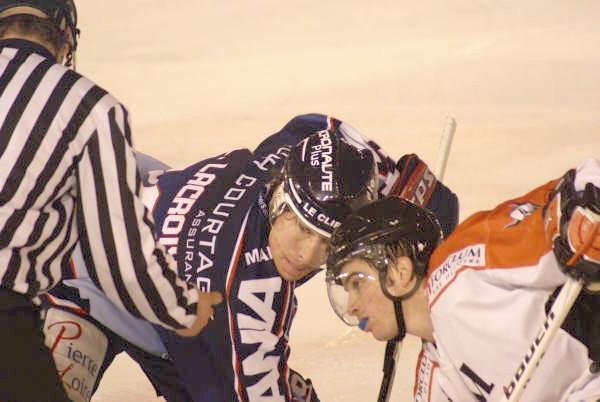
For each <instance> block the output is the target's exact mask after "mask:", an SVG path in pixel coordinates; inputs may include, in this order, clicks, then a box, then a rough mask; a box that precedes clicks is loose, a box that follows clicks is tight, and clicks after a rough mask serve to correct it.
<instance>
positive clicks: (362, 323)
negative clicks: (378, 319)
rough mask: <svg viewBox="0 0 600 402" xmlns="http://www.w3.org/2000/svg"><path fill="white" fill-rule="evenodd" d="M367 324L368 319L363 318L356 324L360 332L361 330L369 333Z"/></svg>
mask: <svg viewBox="0 0 600 402" xmlns="http://www.w3.org/2000/svg"><path fill="white" fill-rule="evenodd" d="M368 323H369V317H363V318H361V319H360V321H359V322H358V328H360V329H361V330H363V331H365V332H369V331H370V330H369V329H367V324H368Z"/></svg>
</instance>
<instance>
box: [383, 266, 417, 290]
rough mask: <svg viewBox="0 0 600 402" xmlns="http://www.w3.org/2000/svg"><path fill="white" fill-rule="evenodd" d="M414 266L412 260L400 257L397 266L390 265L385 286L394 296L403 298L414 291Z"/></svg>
mask: <svg viewBox="0 0 600 402" xmlns="http://www.w3.org/2000/svg"><path fill="white" fill-rule="evenodd" d="M413 276H414V275H413V264H412V261H411V259H410V258H408V257H404V256H400V257H397V258H396V263H395V264H390V266H389V267H388V271H387V275H386V283H385V286H386V288H387V290H388V292H389V293H390V294H391V295H392V296H396V297H399V296H402V295H404V294H406V293H408V292H409V291H410V290H411V289H412V279H413Z"/></svg>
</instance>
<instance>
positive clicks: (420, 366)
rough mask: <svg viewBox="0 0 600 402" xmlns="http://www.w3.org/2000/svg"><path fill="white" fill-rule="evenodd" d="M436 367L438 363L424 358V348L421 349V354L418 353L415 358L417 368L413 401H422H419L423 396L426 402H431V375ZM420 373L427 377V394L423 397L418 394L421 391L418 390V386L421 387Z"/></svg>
mask: <svg viewBox="0 0 600 402" xmlns="http://www.w3.org/2000/svg"><path fill="white" fill-rule="evenodd" d="M438 367H439V364H438V362H436V361H434V360H432V359H430V358H428V357H426V356H425V354H424V347H423V348H421V352H419V357H418V358H417V367H416V370H415V385H414V388H413V397H414V398H415V401H418V402H421V401H424V400H423V399H421V398H422V397H424V396H426V397H427V402H430V401H431V387H432V385H433V373H434V372H435V370H436V369H437V368H438ZM427 371H429V372H427ZM421 373H423V374H426V375H427V383H426V385H427V393H426V394H425V395H423V394H422V393H421V394H420V393H419V392H420V391H421V390H420V389H419V385H422V381H421V380H420V377H421V376H420V374H421ZM420 397H421V398H420Z"/></svg>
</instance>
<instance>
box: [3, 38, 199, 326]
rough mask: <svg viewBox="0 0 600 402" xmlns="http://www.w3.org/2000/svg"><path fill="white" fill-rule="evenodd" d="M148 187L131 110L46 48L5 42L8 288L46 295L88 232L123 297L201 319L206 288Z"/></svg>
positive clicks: (162, 317) (144, 314) (89, 249)
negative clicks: (163, 230)
mask: <svg viewBox="0 0 600 402" xmlns="http://www.w3.org/2000/svg"><path fill="white" fill-rule="evenodd" d="M140 190H141V181H140V177H139V174H138V173H137V169H136V162H135V157H134V153H133V149H132V147H131V137H130V129H129V123H128V114H127V110H126V109H125V107H124V106H123V105H121V104H120V103H119V102H118V101H117V100H116V99H115V98H114V97H112V96H111V95H110V94H109V93H107V92H106V91H105V90H103V89H101V88H99V87H98V86H96V85H95V84H94V83H93V82H91V81H89V80H88V79H86V78H84V77H82V76H81V75H79V74H78V73H76V72H74V71H72V70H69V69H67V68H65V67H64V66H62V65H60V64H57V63H56V62H55V59H54V57H53V56H52V55H51V54H50V53H49V52H48V51H47V50H46V49H44V48H43V47H41V46H39V45H36V44H34V43H31V42H28V41H25V40H21V39H9V40H2V41H0V244H1V246H0V287H2V288H4V289H12V290H13V291H14V292H17V293H21V294H23V295H25V296H26V297H28V298H30V299H32V300H33V301H34V302H35V303H39V298H38V296H37V295H38V294H39V293H41V292H44V291H46V290H48V289H50V288H52V287H53V286H54V285H55V284H56V283H57V282H58V281H59V280H60V278H61V275H62V272H63V271H62V270H64V269H68V267H69V264H68V260H69V257H70V254H71V252H72V250H73V248H74V245H75V243H76V242H77V241H78V240H79V241H80V242H81V247H82V250H83V254H84V256H85V259H86V264H87V267H88V269H89V271H90V272H89V274H90V277H91V278H92V279H93V280H94V282H95V283H96V285H97V286H98V287H99V288H100V289H102V291H103V292H105V294H106V295H107V296H108V298H109V299H111V300H112V301H113V302H114V303H115V304H116V305H118V306H120V307H123V308H124V309H126V310H128V311H129V312H130V313H132V314H133V315H135V316H138V317H141V318H143V319H146V320H148V321H151V322H154V323H158V324H162V325H163V326H166V327H168V328H182V327H184V326H185V327H187V326H190V325H191V324H192V323H193V322H194V320H195V318H196V316H195V313H196V303H197V300H198V294H197V292H196V290H195V289H188V286H187V285H186V284H185V283H184V282H183V281H182V280H180V279H179V278H178V277H177V274H176V269H175V261H174V260H173V258H172V257H171V256H170V255H168V254H167V253H166V252H165V250H164V249H163V248H162V246H159V245H157V243H156V241H155V239H154V222H153V219H152V216H151V214H150V213H149V212H148V210H147V209H146V208H145V207H144V205H143V203H142V201H141V199H140Z"/></svg>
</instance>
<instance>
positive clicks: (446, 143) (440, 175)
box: [433, 117, 456, 181]
mask: <svg viewBox="0 0 600 402" xmlns="http://www.w3.org/2000/svg"><path fill="white" fill-rule="evenodd" d="M455 131H456V120H454V117H447V118H446V127H444V131H443V132H442V138H441V139H440V148H439V150H438V157H437V163H436V165H435V170H434V171H433V174H435V177H437V179H438V180H439V181H442V180H443V179H444V174H445V173H446V164H447V163H448V155H450V147H451V146H452V139H453V138H454V132H455Z"/></svg>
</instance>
